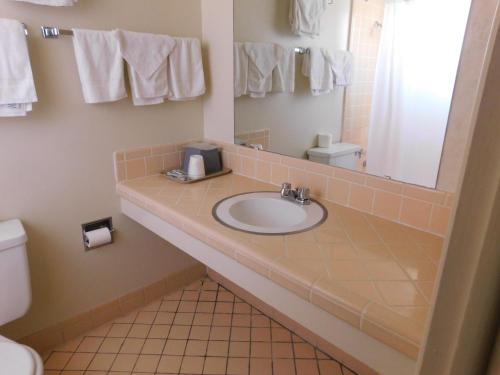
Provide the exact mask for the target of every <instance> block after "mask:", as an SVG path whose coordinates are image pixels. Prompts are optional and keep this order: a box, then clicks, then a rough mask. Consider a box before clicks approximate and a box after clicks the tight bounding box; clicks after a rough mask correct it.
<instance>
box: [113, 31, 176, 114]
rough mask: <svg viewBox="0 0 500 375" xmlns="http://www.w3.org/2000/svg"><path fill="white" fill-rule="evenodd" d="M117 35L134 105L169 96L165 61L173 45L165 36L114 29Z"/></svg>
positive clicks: (156, 102)
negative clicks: (125, 63) (125, 64)
mask: <svg viewBox="0 0 500 375" xmlns="http://www.w3.org/2000/svg"><path fill="white" fill-rule="evenodd" d="M116 36H117V38H118V43H119V45H120V52H121V54H122V57H123V58H124V59H125V61H126V62H127V70H128V75H129V81H130V88H131V90H132V100H133V103H134V105H152V104H160V103H163V101H164V98H165V97H166V96H167V95H168V81H167V62H168V57H169V55H170V54H171V53H172V50H173V49H174V48H175V44H176V42H175V40H174V39H173V38H172V37H170V36H168V35H157V34H149V33H137V32H133V31H125V30H117V31H116Z"/></svg>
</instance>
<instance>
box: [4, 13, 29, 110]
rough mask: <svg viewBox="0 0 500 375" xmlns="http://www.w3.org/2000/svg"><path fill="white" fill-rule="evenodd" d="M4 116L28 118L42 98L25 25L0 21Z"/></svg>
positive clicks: (7, 20) (11, 21)
mask: <svg viewBox="0 0 500 375" xmlns="http://www.w3.org/2000/svg"><path fill="white" fill-rule="evenodd" d="M0 35H1V36H2V37H1V38H0V82H1V84H0V116H9V117H10V116H25V115H26V113H27V112H29V111H31V109H32V103H34V102H37V101H38V98H37V95H36V90H35V83H34V81H33V72H32V70H31V63H30V59H29V53H28V44H27V43H26V35H25V34H24V26H23V24H22V23H21V22H19V21H16V20H10V19H0Z"/></svg>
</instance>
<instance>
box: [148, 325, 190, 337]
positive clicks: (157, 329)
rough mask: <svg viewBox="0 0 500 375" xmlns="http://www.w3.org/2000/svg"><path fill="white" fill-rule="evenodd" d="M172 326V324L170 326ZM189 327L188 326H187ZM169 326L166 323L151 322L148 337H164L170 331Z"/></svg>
mask: <svg viewBox="0 0 500 375" xmlns="http://www.w3.org/2000/svg"><path fill="white" fill-rule="evenodd" d="M172 327H173V326H172ZM187 328H189V327H187ZM170 329H171V326H169V325H166V324H153V325H152V326H151V329H150V331H149V333H148V338H150V339H166V338H167V337H168V335H169V333H170Z"/></svg>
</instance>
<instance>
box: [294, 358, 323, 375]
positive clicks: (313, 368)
mask: <svg viewBox="0 0 500 375" xmlns="http://www.w3.org/2000/svg"><path fill="white" fill-rule="evenodd" d="M295 368H296V369H297V375H318V374H319V371H318V362H317V361H316V360H314V359H295Z"/></svg>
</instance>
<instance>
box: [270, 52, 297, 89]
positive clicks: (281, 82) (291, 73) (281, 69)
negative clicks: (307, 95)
mask: <svg viewBox="0 0 500 375" xmlns="http://www.w3.org/2000/svg"><path fill="white" fill-rule="evenodd" d="M272 91H273V92H283V93H293V92H294V91H295V48H283V55H282V56H281V59H280V60H279V61H278V65H276V69H274V71H273V90H272Z"/></svg>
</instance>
